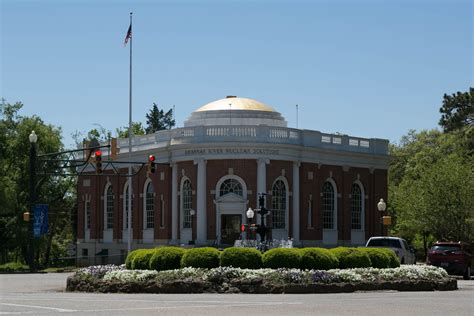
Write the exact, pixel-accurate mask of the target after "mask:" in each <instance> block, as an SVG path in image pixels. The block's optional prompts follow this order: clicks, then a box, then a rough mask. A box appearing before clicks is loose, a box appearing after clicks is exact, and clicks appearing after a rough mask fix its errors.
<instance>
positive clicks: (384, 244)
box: [365, 236, 416, 264]
mask: <svg viewBox="0 0 474 316" xmlns="http://www.w3.org/2000/svg"><path fill="white" fill-rule="evenodd" d="M365 246H366V247H374V248H390V249H392V250H393V251H394V252H395V253H396V254H397V256H398V259H399V260H400V263H401V264H415V261H416V259H415V249H413V247H409V246H408V243H407V241H406V240H405V239H403V238H399V237H385V236H377V237H370V238H369V240H368V241H367V243H366V244H365Z"/></svg>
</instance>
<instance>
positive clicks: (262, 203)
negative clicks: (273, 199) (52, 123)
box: [258, 193, 265, 209]
mask: <svg viewBox="0 0 474 316" xmlns="http://www.w3.org/2000/svg"><path fill="white" fill-rule="evenodd" d="M258 207H259V208H260V209H262V208H264V207H265V194H264V193H259V194H258Z"/></svg>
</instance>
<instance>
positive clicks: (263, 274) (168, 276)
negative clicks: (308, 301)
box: [76, 265, 448, 285]
mask: <svg viewBox="0 0 474 316" xmlns="http://www.w3.org/2000/svg"><path fill="white" fill-rule="evenodd" d="M76 277H78V278H80V279H82V280H90V279H103V280H105V281H114V280H115V281H120V282H145V281H148V280H155V281H157V282H159V283H164V282H173V281H178V280H186V279H196V280H203V281H208V282H211V283H213V284H222V283H223V282H224V281H226V282H228V281H229V280H232V279H238V280H240V281H244V280H255V279H261V280H262V281H263V282H264V283H268V284H282V285H284V284H315V283H325V284H329V283H337V282H345V283H359V282H363V281H365V282H377V281H394V280H428V281H429V280H431V281H436V280H441V279H446V278H447V277H448V274H447V273H446V271H445V270H444V269H441V268H438V267H434V266H424V265H423V266H419V265H403V266H401V267H399V268H395V269H391V268H390V269H377V268H355V269H343V270H339V269H333V270H328V271H324V270H299V269H284V268H280V269H258V270H253V269H240V268H232V267H218V268H214V269H202V268H193V267H187V268H183V269H176V270H166V271H151V270H126V269H125V266H124V265H122V266H116V265H105V266H91V267H88V268H83V269H80V270H79V271H77V272H76Z"/></svg>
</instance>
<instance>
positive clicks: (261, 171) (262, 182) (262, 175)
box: [255, 158, 268, 224]
mask: <svg viewBox="0 0 474 316" xmlns="http://www.w3.org/2000/svg"><path fill="white" fill-rule="evenodd" d="M267 163H268V159H264V158H259V159H257V192H256V194H255V200H256V204H255V208H258V193H267V191H266V189H267V166H266V164H267ZM266 203H267V199H265V204H266ZM265 207H266V205H265ZM255 217H256V218H257V224H260V215H258V214H255Z"/></svg>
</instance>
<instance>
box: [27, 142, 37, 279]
mask: <svg viewBox="0 0 474 316" xmlns="http://www.w3.org/2000/svg"><path fill="white" fill-rule="evenodd" d="M35 166H36V144H35V142H30V222H29V226H28V228H29V229H28V237H29V248H28V250H29V251H28V264H29V265H30V271H31V272H33V271H36V266H35V234H34V225H35V211H34V205H35V193H36V192H35V184H36V169H35Z"/></svg>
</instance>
